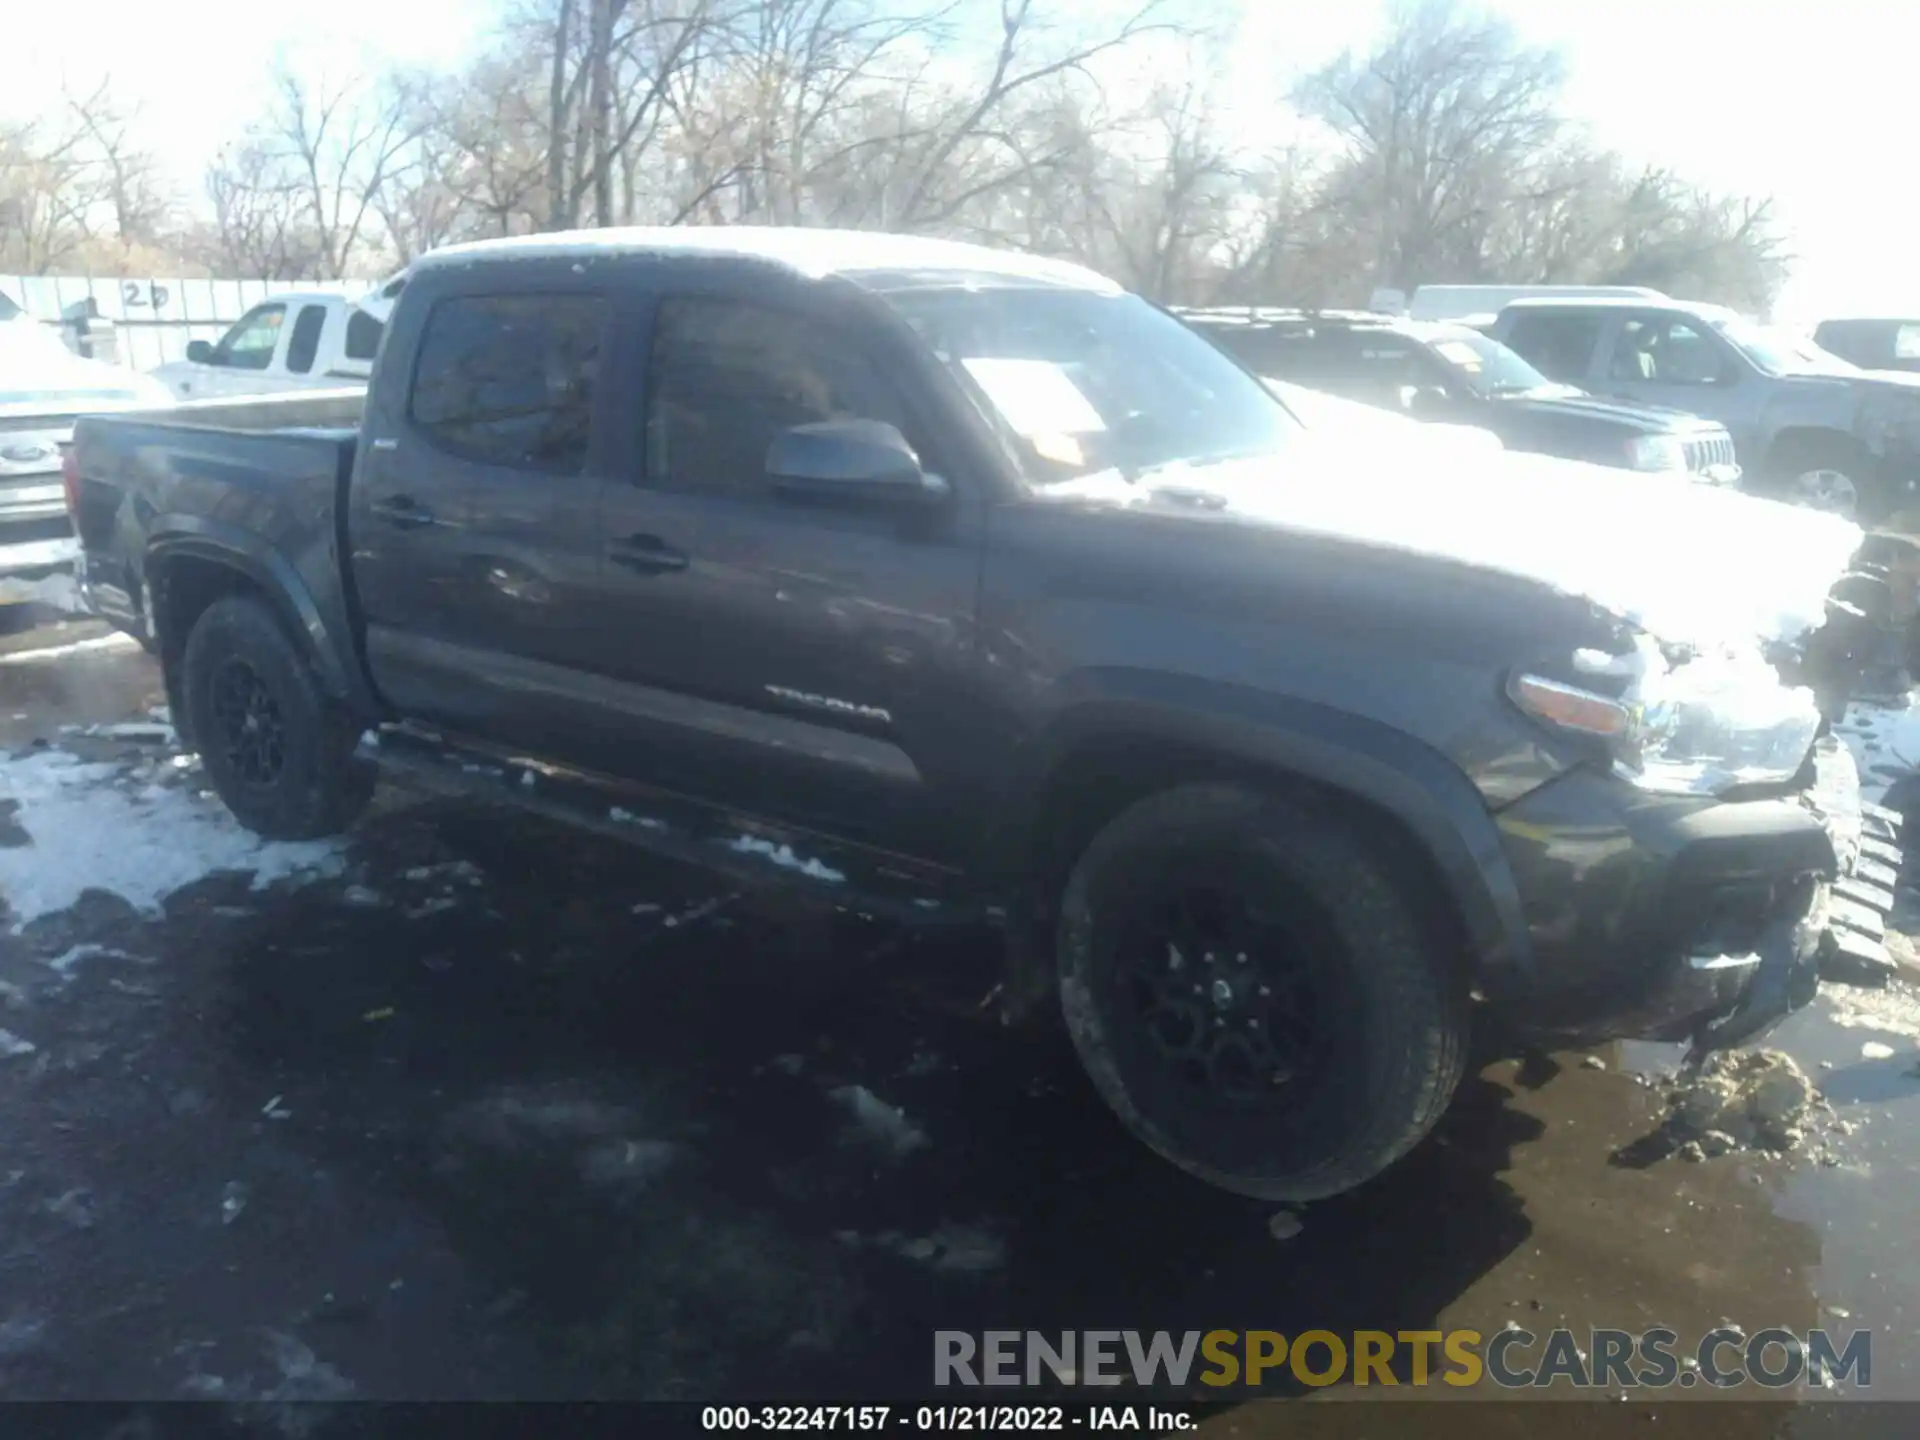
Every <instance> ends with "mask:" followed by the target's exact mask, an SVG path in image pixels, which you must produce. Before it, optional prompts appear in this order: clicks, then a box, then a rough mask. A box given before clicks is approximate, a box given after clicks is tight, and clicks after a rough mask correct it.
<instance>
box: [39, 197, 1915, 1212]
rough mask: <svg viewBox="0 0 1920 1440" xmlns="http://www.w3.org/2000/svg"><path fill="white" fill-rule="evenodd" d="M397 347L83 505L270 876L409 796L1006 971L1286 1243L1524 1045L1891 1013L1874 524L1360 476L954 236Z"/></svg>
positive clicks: (525, 271)
mask: <svg viewBox="0 0 1920 1440" xmlns="http://www.w3.org/2000/svg"><path fill="white" fill-rule="evenodd" d="M388 293H389V294H391V295H393V296H394V297H395V298H394V303H393V306H392V310H391V312H390V317H389V323H388V325H387V328H386V332H385V334H384V336H383V338H382V341H381V347H380V351H379V354H378V356H377V358H376V360H375V363H374V369H373V375H372V380H371V383H370V385H369V387H368V388H367V389H366V390H365V392H364V393H363V394H362V393H343V394H322V393H317V392H316V393H313V394H310V395H306V396H302V397H298V398H294V399H267V400H258V401H250V402H244V403H235V404H231V405H225V406H222V405H210V406H200V407H187V408H186V409H184V410H183V411H181V412H180V413H179V414H177V415H173V416H165V415H161V416H153V417H146V418H142V417H100V418H88V419H84V420H82V421H81V422H80V424H79V427H78V431H77V435H76V439H75V444H74V447H73V451H72V453H71V456H70V473H69V476H68V481H69V487H70V493H71V496H72V501H73V505H74V513H75V519H76V524H77V527H78V531H79V534H80V537H81V540H82V542H83V545H84V556H83V563H82V577H81V578H82V588H83V593H84V594H85V596H86V597H87V598H88V600H89V602H90V603H91V604H92V606H93V607H94V608H95V609H96V610H97V611H98V613H100V614H101V615H103V616H106V617H108V618H110V619H111V620H112V621H113V622H114V623H116V624H117V625H119V626H120V627H122V628H124V629H125V630H127V631H128V632H130V633H131V634H133V635H134V636H136V637H138V638H139V639H140V640H141V641H142V642H144V644H145V645H147V646H148V647H149V648H150V649H151V650H152V651H153V652H154V653H155V654H156V655H157V656H158V657H159V660H160V662H161V664H162V666H163V667H164V675H165V682H166V686H167V691H168V694H169V696H170V697H171V700H172V706H173V714H174V715H175V717H177V721H178V723H179V726H180V729H181V734H182V738H183V740H184V741H185V742H186V743H187V744H189V745H191V746H193V747H195V748H197V749H198V751H199V753H200V754H201V756H202V757H203V761H204V764H205V767H206V772H207V774H208V776H209V777H210V780H211V782H212V784H213V786H214V787H215V789H216V790H217V791H218V793H219V795H220V796H221V798H222V799H223V800H224V801H225V803H226V804H227V806H228V807H229V808H230V809H231V810H232V811H233V813H234V814H235V815H236V816H238V817H239V819H240V820H241V821H242V822H243V823H244V824H246V825H248V826H249V827H251V828H252V829H254V830H256V831H258V832H259V833H260V834H262V835H267V836H276V837H286V838H293V837H310V836H319V835H325V834H329V833H333V832H337V831H340V830H342V829H343V828H344V827H347V826H348V825H350V824H351V823H352V822H353V820H354V818H355V816H356V815H357V814H358V813H359V811H360V810H361V808H362V806H363V805H364V804H365V803H366V801H367V799H368V796H369V793H370V791H371V789H372V786H373V783H374V775H375V774H376V773H377V770H378V769H379V768H381V767H382V766H386V765H392V766H401V767H406V768H407V769H409V770H411V771H412V772H414V773H415V774H424V775H428V776H433V775H438V776H442V777H450V778H448V780H447V783H450V784H454V785H458V786H463V787H480V786H486V787H489V788H490V790H491V791H492V792H493V793H497V794H498V795H500V796H502V797H506V798H511V799H512V800H516V801H518V802H520V803H522V804H525V805H528V806H530V807H533V808H535V809H536V810H542V811H544V812H545V813H549V814H552V815H555V816H561V817H564V818H566V819H569V820H571V821H573V822H575V823H578V824H581V825H585V826H589V827H592V828H595V829H597V830H601V831H604V832H606V833H609V834H615V835H621V836H624V837H626V838H629V839H632V840H634V841H635V842H637V843H639V844H642V845H645V846H651V847H654V848H655V849H657V850H662V851H665V852H667V853H670V854H675V855H679V856H683V857H690V858H693V859H695V860H698V861H701V862H702V863H705V864H709V865H712V866H714V867H717V868H720V869H723V870H727V871H730V872H734V873H751V874H755V875H764V876H766V877H769V878H780V877H787V878H791V879H792V880H794V881H795V882H796V883H802V884H809V885H815V886H820V887H825V888H827V889H830V890H832V891H833V893H834V894H835V895H836V896H838V897H840V903H844V904H848V905H859V906H861V907H863V908H865V909H867V910H868V911H869V912H870V913H876V914H877V913H898V914H900V915H902V916H904V917H907V918H910V919H926V918H928V917H956V916H957V917H972V918H975V919H986V920H990V921H992V922H994V923H996V924H998V925H999V926H1000V927H1001V929H1002V930H1003V932H1004V934H1005V936H1006V946H1005V955H1006V961H1005V963H1006V973H1005V976H1004V978H1003V980H1002V982H1001V984H1000V987H999V993H1000V998H1001V1003H1002V1005H1003V1007H1004V1013H1006V1014H1007V1015H1008V1016H1010V1017H1013V1016H1019V1015H1042V1014H1045V1013H1047V1012H1049V1011H1050V1012H1051V1013H1053V1014H1055V1015H1058V1016H1061V1017H1063V1018H1064V1021H1065V1025H1066V1027H1067V1029H1068V1030H1069V1031H1070V1033H1071V1035H1072V1039H1073V1042H1074V1044H1075V1046H1076V1047H1077V1049H1078V1052H1079V1054H1080V1056H1081V1058H1082V1060H1083V1061H1084V1063H1085V1066H1086V1069H1087V1071H1088V1072H1089V1074H1090V1075H1091V1077H1092V1080H1093V1083H1094V1085H1095V1086H1096V1087H1097V1089H1098V1090H1099V1092H1100V1094H1101V1095H1102V1096H1103V1097H1104V1098H1105V1099H1106V1101H1107V1102H1108V1103H1109V1104H1110V1105H1111V1106H1112V1108H1113V1110H1114V1111H1115V1112H1116V1114H1117V1115H1118V1116H1119V1118H1120V1119H1121V1120H1122V1121H1123V1122H1124V1124H1125V1125H1126V1126H1127V1128H1129V1129H1130V1130H1131V1131H1132V1132H1133V1133H1134V1134H1135V1135H1137V1136H1138V1137H1139V1138H1140V1139H1141V1140H1143V1141H1144V1142H1146V1143H1147V1144H1148V1145H1150V1146H1152V1147H1153V1148H1154V1149H1156V1150H1158V1151H1159V1152H1160V1153H1162V1154H1163V1155H1165V1156H1166V1157H1167V1158H1169V1159H1171V1160H1172V1161H1174V1162H1175V1163H1177V1164H1179V1165H1181V1166H1183V1167H1185V1168H1186V1169H1187V1170H1188V1171H1190V1172H1192V1173H1193V1174H1195V1175H1198V1176H1201V1177H1203V1178H1205V1179H1206V1180H1208V1181H1211V1182H1213V1183H1215V1184H1218V1185H1221V1186H1225V1187H1227V1188H1230V1189H1233V1190H1237V1191H1240V1192H1242V1193H1245V1194H1251V1195H1257V1196H1267V1197H1276V1198H1284V1199H1293V1200H1303V1199H1310V1198H1313V1197H1316V1196H1324V1195H1329V1194H1332V1193H1335V1192H1338V1191H1342V1190H1345V1189H1348V1188H1349V1187H1352V1186H1354V1185H1357V1184H1359V1183H1361V1182H1363V1181H1365V1180H1366V1179H1368V1178H1369V1177H1370V1176H1373V1175H1375V1174H1377V1173H1378V1172H1380V1171H1381V1170H1382V1169H1383V1168H1385V1167H1386V1166H1388V1165H1390V1164H1391V1163H1392V1162H1393V1161H1394V1160H1395V1159H1396V1158H1397V1157H1399V1156H1400V1155H1402V1154H1403V1153H1405V1152H1406V1151H1407V1150H1408V1149H1409V1148H1410V1147H1411V1146H1413V1145H1414V1144H1415V1143H1417V1142H1418V1141H1419V1140H1420V1138H1421V1137H1422V1136H1423V1135H1424V1134H1426V1132H1427V1131H1428V1129H1429V1128H1430V1127H1431V1126H1432V1125H1433V1123H1434V1122H1435V1120H1436V1119H1437V1118H1438V1116H1439V1115H1440V1114H1441V1112H1442V1110H1443V1108H1444V1107H1445V1106H1446V1104H1447V1103H1448V1100H1449V1098H1450V1097H1451V1096H1452V1094H1453V1092H1454V1089H1455V1087H1456V1084H1457V1083H1458V1081H1459V1080H1460V1078H1461V1074H1462V1071H1463V1068H1464V1066H1465V1064H1466V1056H1467V1054H1468V1042H1469V1040H1470V1038H1472V1036H1473V1033H1474V1030H1475V1028H1476V1027H1477V1026H1483V1025H1484V1026H1489V1027H1493V1029H1492V1030H1491V1031H1489V1033H1500V1034H1513V1035H1521V1036H1527V1037H1531V1039H1532V1040H1533V1041H1535V1042H1539V1043H1545V1042H1547V1041H1553V1040H1564V1039H1583V1040H1585V1039H1599V1038H1603V1037H1609V1036H1622V1035H1635V1036H1655V1037H1662V1038H1667V1039H1671V1040H1676V1041H1690V1042H1692V1043H1693V1044H1694V1046H1695V1047H1696V1048H1698V1049H1702V1050H1707V1049H1712V1048H1715V1047H1720V1046H1729V1045H1735V1044H1738V1043H1741V1042H1743V1041H1746V1040H1748V1039H1750V1038H1752V1037H1753V1036H1755V1035H1757V1034H1759V1033H1760V1032H1761V1031H1763V1030H1764V1029H1765V1028H1766V1027H1767V1026H1768V1025H1770V1024H1771V1023H1773V1022H1774V1021H1776V1020H1777V1019H1779V1018H1780V1017H1781V1016H1782V1015H1784V1014H1786V1013H1788V1012H1789V1011H1790V1010H1792V1009H1793V1008H1794V1007H1796V1006H1799V1005H1802V1004H1804V1003H1805V1002H1806V1001H1807V1000H1808V999H1809V997H1810V996H1811V995H1812V994H1813V993H1814V987H1815V985H1816V979H1817V973H1818V970H1819V967H1820V966H1821V964H1822V962H1823V959H1825V960H1834V959H1836V958H1843V957H1845V956H1847V955H1852V956H1854V957H1856V958H1857V959H1861V960H1863V961H1867V962H1871V961H1872V960H1873V959H1874V958H1875V957H1876V956H1880V957H1881V958H1883V956H1882V952H1881V951H1880V947H1879V945H1878V936H1879V934H1880V933H1881V914H1882V912H1883V911H1884V910H1885V909H1886V908H1887V907H1888V906H1889V905H1890V903H1891V893H1890V887H1891V884H1892V881H1893V878H1894V873H1893V865H1894V863H1895V862H1896V860H1897V858H1898V851H1897V848H1895V847H1894V845H1893V844H1892V841H1893V838H1894V825H1893V821H1892V818H1891V817H1890V816H1889V815H1887V814H1885V813H1883V812H1879V811H1876V810H1874V809H1872V808H1870V807H1863V806H1862V805H1861V803H1860V795H1859V788H1858V783H1857V778H1856V776H1855V774H1854V772H1853V766H1852V762H1851V760H1850V758H1849V756H1848V754H1847V752H1846V751H1845V750H1844V749H1842V748H1840V747H1839V746H1838V745H1837V744H1836V743H1835V741H1834V739H1833V738H1832V736H1831V735H1830V734H1829V733H1828V722H1829V719H1830V718H1831V717H1833V716H1835V715H1836V714H1838V712H1839V707H1840V706H1841V705H1842V704H1843V703H1844V701H1845V699H1846V696H1847V693H1848V691H1849V689H1850V688H1851V686H1852V685H1853V683H1854V680H1855V677H1856V675H1857V673H1858V671H1859V668H1860V666H1861V665H1862V663H1864V662H1863V658H1862V657H1864V656H1867V655H1869V654H1870V653H1873V652H1874V650H1875V647H1876V645H1877V644H1878V640H1879V634H1878V632H1879V630H1880V628H1881V627H1884V626H1886V625H1889V624H1892V623H1895V621H1896V620H1897V619H1898V617H1896V616H1893V615H1892V614H1891V613H1890V611H1891V609H1892V608H1893V607H1892V604H1891V601H1890V600H1889V594H1890V591H1889V587H1888V585H1887V583H1886V575H1885V573H1884V566H1883V565H1882V564H1881V563H1880V559H1879V558H1878V557H1876V556H1875V555H1874V554H1872V553H1869V552H1867V551H1864V550H1863V539H1862V535H1861V532H1860V531H1859V530H1858V529H1857V528H1856V527H1855V526H1853V525H1851V524H1849V523H1848V522H1846V521H1844V520H1841V519H1839V518H1836V517H1833V516H1825V515H1808V514H1806V513H1805V512H1803V511H1796V510H1792V509H1789V508H1788V507H1785V506H1780V505H1776V504H1773V503H1770V502H1766V501H1761V500H1756V499H1753V498H1751V497H1748V496H1743V495H1740V494H1738V493H1735V492H1731V491H1726V490H1721V489H1717V488H1713V487H1704V486H1693V485H1681V486H1675V485H1673V484H1672V483H1671V482H1670V481H1667V480H1664V479H1663V478H1661V477H1658V476H1652V475H1636V474H1632V473H1630V472H1624V471H1617V470H1606V469H1602V468H1601V467H1598V466H1587V465H1580V464H1575V463H1572V462H1565V461H1559V460H1550V459H1545V458H1543V457H1539V456H1530V455H1514V454H1506V453H1486V452H1480V451H1469V450H1467V449H1465V448H1464V447H1438V446H1437V447H1433V449H1432V451H1431V453H1430V454H1429V453H1428V452H1427V451H1425V450H1423V449H1422V448H1421V447H1419V446H1417V445H1414V444H1409V443H1405V442H1404V441H1396V442H1394V443H1391V444H1384V445H1381V446H1378V447H1369V445H1368V444H1367V443H1366V442H1365V441H1364V440H1363V439H1361V438H1359V437H1358V436H1357V435H1356V434H1355V433H1354V432H1353V431H1352V430H1351V429H1349V430H1347V431H1344V432H1343V431H1341V430H1340V429H1339V428H1338V427H1336V428H1334V429H1332V430H1327V431H1322V432H1316V431H1314V430H1311V429H1307V428H1305V427H1302V426H1301V425H1300V424H1299V423H1298V422H1297V421H1296V419H1295V417H1294V416H1293V415H1292V414H1291V413H1290V412H1289V411H1288V409H1287V408H1286V406H1285V405H1284V403H1282V401H1281V400H1280V399H1279V398H1278V397H1277V396H1276V395H1275V394H1274V393H1273V392H1272V391H1270V390H1269V389H1268V388H1266V387H1264V386H1263V385H1262V384H1261V383H1260V382H1259V381H1258V380H1257V379H1256V378H1255V377H1254V376H1253V375H1252V374H1250V373H1249V372H1248V371H1246V370H1244V369H1242V368H1241V367H1240V366H1239V365H1237V364H1236V363H1235V362H1234V361H1233V360H1231V359H1229V358H1228V357H1227V356H1225V355H1223V354H1222V353H1221V352H1220V351H1218V350H1217V349H1215V348H1214V347H1212V346H1211V345H1209V344H1208V343H1207V342H1206V341H1204V340H1202V339H1201V338H1200V337H1199V336H1197V335H1196V334H1194V333H1193V332H1192V331H1191V330H1189V329H1187V328H1186V327H1185V326H1183V325H1181V324H1180V323H1179V322H1178V321H1177V320H1175V319H1174V318H1172V317H1171V316H1169V315H1168V314H1166V313H1164V312H1163V311H1161V310H1159V309H1156V308H1155V307H1154V306H1152V305H1150V304H1148V303H1147V302H1145V301H1144V300H1141V299H1139V298H1137V297H1135V296H1132V295H1130V294H1128V293H1126V292H1125V291H1124V290H1122V289H1120V288H1119V287H1117V286H1115V285H1113V284H1111V283H1110V282H1108V281H1107V280H1105V279H1103V278H1101V277H1100V276H1098V275H1096V274H1093V273H1091V272H1089V271H1087V270H1084V269H1081V268H1078V267H1076V266H1073V265H1069V264H1065V263H1059V262H1054V261H1048V260H1041V259H1036V258H1030V257H1026V256H1021V255H1013V254H1006V253H1001V252H998V251H995V250H991V249H983V248H978V247H974V246H968V245H960V244H954V243H947V242H942V241H935V240H930V239H920V238H902V237H896V236H887V235H876V234H855V233H844V232H833V231H823V230H802V229H792V230H782V229H759V228H738V229H728V228H713V229H675V230H662V231H645V230H642V231H621V230H609V231H598V232H593V233H591V234H585V235H547V236H538V237H530V238H523V239H512V240H502V241H488V242H480V243H475V244H471V245H462V246H455V247H451V248H448V249H444V250H441V251H438V252H434V253H432V254H429V255H427V256H425V257H423V258H422V259H420V260H418V261H416V262H415V264H414V265H413V266H412V268H411V269H410V271H409V272H408V273H407V274H406V275H405V276H404V277H402V278H401V280H399V281H398V282H396V284H395V285H394V286H390V287H389V290H388ZM1700 536H1711V537H1712V543H1710V544H1707V543H1702V542H1701V541H1700V539H1699V538H1698V537H1700ZM369 732H371V734H372V736H373V737H374V741H375V743H371V744H370V743H369V742H368V740H367V738H365V737H367V736H368V735H369Z"/></svg>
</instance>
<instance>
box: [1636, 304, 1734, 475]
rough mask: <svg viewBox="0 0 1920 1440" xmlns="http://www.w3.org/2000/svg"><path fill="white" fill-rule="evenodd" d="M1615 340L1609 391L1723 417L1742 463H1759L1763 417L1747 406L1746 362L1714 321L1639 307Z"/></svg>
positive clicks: (1644, 402)
mask: <svg viewBox="0 0 1920 1440" xmlns="http://www.w3.org/2000/svg"><path fill="white" fill-rule="evenodd" d="M1611 340H1612V344H1611V347H1610V349H1609V352H1608V355H1607V357H1606V359H1605V361H1604V364H1605V376H1606V378H1605V381H1604V387H1603V388H1604V389H1605V390H1606V391H1607V392H1608V393H1609V394H1611V395H1613V396H1615V397H1617V398H1619V399H1622V400H1631V401H1634V402H1636V403H1638V404H1641V405H1661V406H1665V407H1666V408H1668V409H1670V410H1684V411H1686V412H1687V413H1688V414H1691V415H1699V416H1702V417H1704V418H1706V419H1708V420H1717V421H1719V422H1720V423H1721V424H1722V425H1725V426H1726V427H1727V429H1728V430H1729V431H1731V432H1732V434H1733V443H1734V448H1735V450H1736V451H1737V452H1739V454H1740V456H1741V462H1742V463H1743V464H1746V465H1751V464H1752V463H1753V461H1752V460H1751V459H1750V458H1749V457H1750V456H1751V455H1752V453H1753V451H1752V448H1751V447H1752V444H1753V442H1754V440H1755V439H1756V438H1757V436H1756V434H1755V431H1756V428H1757V423H1758V420H1759V417H1758V416H1757V415H1747V414H1745V413H1743V409H1742V406H1741V397H1742V389H1741V386H1740V384H1739V381H1740V377H1741V375H1742V374H1743V373H1744V371H1745V368H1746V367H1745V364H1744V362H1742V361H1741V360H1740V359H1739V357H1738V356H1736V355H1735V354H1734V353H1733V350H1732V347H1731V346H1729V345H1728V344H1727V342H1726V341H1725V340H1724V339H1722V338H1721V337H1720V336H1719V335H1718V334H1717V333H1715V331H1714V329H1713V327H1712V326H1711V325H1709V324H1708V323H1707V322H1706V321H1704V320H1701V319H1697V318H1695V317H1694V316H1691V315H1675V314H1671V313H1668V312H1662V311H1645V312H1640V311H1636V312H1631V313H1629V314H1627V315H1624V316H1622V317H1621V318H1620V322H1619V324H1618V325H1616V326H1615V327H1614V328H1613V331H1612V335H1611ZM1747 388H1748V389H1752V388H1753V387H1751V386H1749V387H1747Z"/></svg>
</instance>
